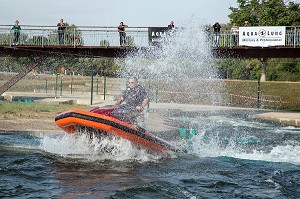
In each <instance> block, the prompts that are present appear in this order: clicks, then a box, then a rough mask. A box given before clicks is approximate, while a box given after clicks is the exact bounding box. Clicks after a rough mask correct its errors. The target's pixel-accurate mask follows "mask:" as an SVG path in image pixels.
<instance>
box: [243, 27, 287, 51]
mask: <svg viewBox="0 0 300 199" xmlns="http://www.w3.org/2000/svg"><path fill="white" fill-rule="evenodd" d="M239 45H240V46H257V47H267V46H284V45H285V26H257V27H240V28H239Z"/></svg>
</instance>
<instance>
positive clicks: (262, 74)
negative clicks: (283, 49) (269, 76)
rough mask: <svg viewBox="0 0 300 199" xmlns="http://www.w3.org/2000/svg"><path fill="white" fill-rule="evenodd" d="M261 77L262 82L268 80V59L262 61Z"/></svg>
mask: <svg viewBox="0 0 300 199" xmlns="http://www.w3.org/2000/svg"><path fill="white" fill-rule="evenodd" d="M260 61H261V76H260V81H261V82H265V81H267V80H266V73H267V72H266V71H267V59H266V58H262V59H261V60H260Z"/></svg>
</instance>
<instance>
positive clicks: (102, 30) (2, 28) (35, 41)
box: [0, 25, 300, 48]
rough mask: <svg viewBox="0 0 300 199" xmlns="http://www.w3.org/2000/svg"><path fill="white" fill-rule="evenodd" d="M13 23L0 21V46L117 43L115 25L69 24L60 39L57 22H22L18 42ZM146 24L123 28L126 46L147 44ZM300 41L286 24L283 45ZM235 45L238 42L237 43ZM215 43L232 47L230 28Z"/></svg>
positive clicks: (295, 29)
mask: <svg viewBox="0 0 300 199" xmlns="http://www.w3.org/2000/svg"><path fill="white" fill-rule="evenodd" d="M11 28H12V25H0V46H13V45H21V46H41V47H44V46H69V47H70V46H71V47H78V46H120V37H119V33H118V32H117V27H101V26H99V27H98V26H78V27H75V26H68V27H67V28H66V30H65V31H64V34H63V39H62V42H59V34H58V30H57V27H56V26H32V25H23V26H21V28H22V30H21V31H20V34H19V38H17V42H16V41H15V34H14V31H13V30H12V29H11ZM148 37H149V35H148V28H147V27H129V28H127V29H126V43H125V46H138V47H142V46H144V47H147V46H149V38H148ZM208 37H209V42H210V44H211V46H213V42H214V35H213V33H212V31H210V33H209V35H208ZM299 45H300V27H298V26H297V27H296V26H293V27H286V36H285V46H286V47H298V46H299ZM237 46H238V44H237ZM218 47H229V48H231V47H233V41H232V34H231V32H230V30H223V31H221V33H220V38H219V45H218Z"/></svg>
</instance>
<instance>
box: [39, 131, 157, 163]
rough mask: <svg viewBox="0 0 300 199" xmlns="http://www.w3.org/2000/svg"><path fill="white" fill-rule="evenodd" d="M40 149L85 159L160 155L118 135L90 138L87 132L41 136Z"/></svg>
mask: <svg viewBox="0 0 300 199" xmlns="http://www.w3.org/2000/svg"><path fill="white" fill-rule="evenodd" d="M40 149H42V150H43V151H46V152H49V153H52V154H55V155H59V156H63V157H69V158H75V159H83V160H86V161H101V160H113V161H125V160H133V161H140V162H147V161H156V160H158V159H160V158H162V156H159V155H158V154H154V153H151V152H149V151H147V150H145V149H142V148H139V147H138V146H136V145H133V144H132V143H131V142H130V141H128V140H125V139H121V138H118V137H114V136H111V137H103V138H97V137H93V138H92V139H91V138H90V136H89V135H88V134H84V133H80V134H74V135H59V136H55V137H54V136H43V137H42V138H41V143H40Z"/></svg>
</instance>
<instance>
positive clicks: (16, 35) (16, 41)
mask: <svg viewBox="0 0 300 199" xmlns="http://www.w3.org/2000/svg"><path fill="white" fill-rule="evenodd" d="M11 29H12V30H13V31H14V40H13V45H18V44H19V39H20V30H21V26H20V25H19V21H18V20H16V22H15V25H14V26H13V27H12V28H11Z"/></svg>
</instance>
